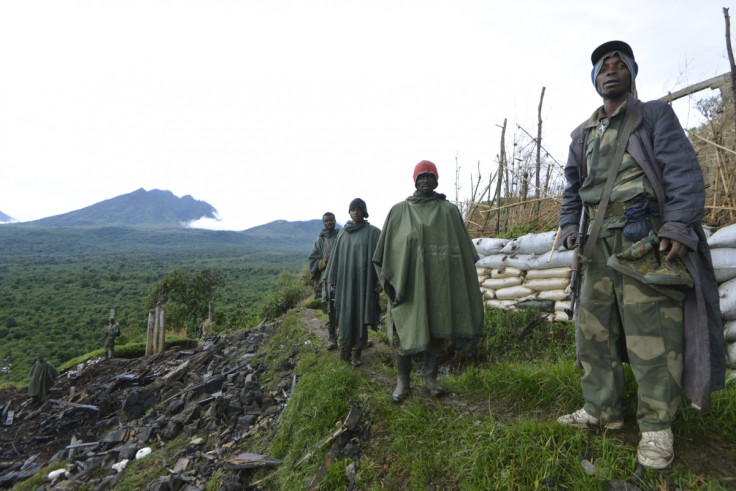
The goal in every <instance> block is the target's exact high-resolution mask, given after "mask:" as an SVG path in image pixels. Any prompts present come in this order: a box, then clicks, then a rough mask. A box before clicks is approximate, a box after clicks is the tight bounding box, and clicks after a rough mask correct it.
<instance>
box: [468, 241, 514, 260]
mask: <svg viewBox="0 0 736 491" xmlns="http://www.w3.org/2000/svg"><path fill="white" fill-rule="evenodd" d="M508 241H509V239H495V238H480V239H473V244H474V245H475V250H476V251H477V252H478V255H479V256H481V257H485V256H490V255H491V254H497V253H499V252H501V249H503V247H504V246H505V245H506V244H507V243H508Z"/></svg>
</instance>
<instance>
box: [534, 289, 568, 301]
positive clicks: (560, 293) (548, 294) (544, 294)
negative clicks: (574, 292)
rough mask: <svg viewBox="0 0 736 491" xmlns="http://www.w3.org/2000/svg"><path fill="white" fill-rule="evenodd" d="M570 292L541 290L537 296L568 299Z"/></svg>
mask: <svg viewBox="0 0 736 491" xmlns="http://www.w3.org/2000/svg"><path fill="white" fill-rule="evenodd" d="M569 296H570V293H569V292H567V291H565V290H546V291H543V292H539V293H538V294H537V298H538V299H540V300H555V301H557V300H567V298H568V297H569Z"/></svg>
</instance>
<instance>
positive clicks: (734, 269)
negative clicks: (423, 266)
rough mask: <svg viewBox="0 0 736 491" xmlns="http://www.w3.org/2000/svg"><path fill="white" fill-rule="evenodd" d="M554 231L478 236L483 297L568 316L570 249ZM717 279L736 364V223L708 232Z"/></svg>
mask: <svg viewBox="0 0 736 491" xmlns="http://www.w3.org/2000/svg"><path fill="white" fill-rule="evenodd" d="M555 233H556V232H544V233H541V234H527V235H524V236H522V237H519V238H517V239H494V238H481V239H474V240H473V243H474V244H475V248H476V250H477V251H478V255H479V256H480V260H479V261H478V262H477V263H476V267H477V271H478V283H479V284H480V289H481V292H482V293H483V300H484V301H485V303H486V305H488V306H489V307H491V308H498V309H507V310H513V309H516V308H519V307H521V306H524V305H537V306H540V307H547V308H549V307H550V305H551V302H554V303H553V305H554V307H553V308H554V314H550V315H549V316H548V319H549V320H554V321H562V322H569V319H568V316H567V314H566V313H565V312H564V310H565V309H566V308H569V305H570V302H569V299H570V295H569V293H570V292H569V291H568V287H569V284H570V265H571V264H572V251H568V250H566V249H565V248H564V247H563V246H562V245H561V244H556V246H555V250H554V252H553V253H552V255H551V256H550V251H551V250H552V246H553V244H554V240H555ZM708 244H709V245H710V247H711V258H712V260H713V269H714V271H715V275H716V281H717V282H718V292H719V295H720V309H721V316H722V318H723V327H724V336H725V339H726V355H727V362H728V365H729V366H730V367H731V368H736V224H734V225H729V226H727V227H723V228H721V229H720V230H718V231H717V232H715V233H714V234H712V235H711V236H710V237H709V238H708Z"/></svg>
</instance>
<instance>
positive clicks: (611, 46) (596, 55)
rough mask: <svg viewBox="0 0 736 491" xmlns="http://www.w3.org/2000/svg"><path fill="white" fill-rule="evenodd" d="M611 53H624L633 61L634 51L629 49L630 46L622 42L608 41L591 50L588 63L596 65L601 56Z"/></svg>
mask: <svg viewBox="0 0 736 491" xmlns="http://www.w3.org/2000/svg"><path fill="white" fill-rule="evenodd" d="M612 51H618V52H620V53H624V54H626V55H628V56H629V57H631V59H632V60H634V59H635V58H634V51H633V50H632V49H631V46H629V45H628V44H626V43H625V42H623V41H608V42H606V43H603V44H601V45H600V46H598V47H597V48H596V49H594V50H593V54H591V55H590V61H591V62H592V63H593V65H595V64H596V63H598V61H600V59H601V57H603V55H606V54H608V53H610V52H612Z"/></svg>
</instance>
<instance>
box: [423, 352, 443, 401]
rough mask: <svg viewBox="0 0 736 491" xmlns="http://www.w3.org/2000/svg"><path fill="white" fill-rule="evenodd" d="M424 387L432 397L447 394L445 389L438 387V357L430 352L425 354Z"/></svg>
mask: <svg viewBox="0 0 736 491" xmlns="http://www.w3.org/2000/svg"><path fill="white" fill-rule="evenodd" d="M424 385H426V387H427V390H429V393H430V394H432V397H440V396H442V395H444V393H445V389H443V388H442V387H440V386H439V385H437V357H436V356H434V355H433V354H432V353H430V352H429V351H425V352H424Z"/></svg>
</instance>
